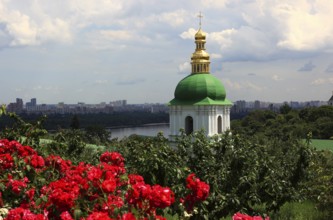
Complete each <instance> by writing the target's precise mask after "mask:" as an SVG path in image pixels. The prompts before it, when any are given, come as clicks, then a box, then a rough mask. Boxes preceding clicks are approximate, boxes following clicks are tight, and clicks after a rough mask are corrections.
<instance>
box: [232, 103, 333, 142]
mask: <svg viewBox="0 0 333 220" xmlns="http://www.w3.org/2000/svg"><path fill="white" fill-rule="evenodd" d="M231 128H232V130H233V131H235V132H237V133H239V134H244V135H247V136H253V135H254V134H256V135H259V136H260V135H261V136H269V137H277V138H281V139H285V138H287V137H294V138H302V139H304V138H307V137H308V136H310V137H312V138H317V139H329V138H333V106H320V107H309V108H304V109H301V110H295V109H291V108H290V107H289V106H288V105H287V104H285V105H283V106H282V107H281V108H280V112H278V113H276V112H273V111H269V110H257V111H253V112H251V113H249V114H248V115H247V116H246V117H244V118H243V119H239V120H233V121H232V124H231Z"/></svg>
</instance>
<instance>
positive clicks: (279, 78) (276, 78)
mask: <svg viewBox="0 0 333 220" xmlns="http://www.w3.org/2000/svg"><path fill="white" fill-rule="evenodd" d="M272 79H273V80H274V81H281V80H282V79H281V77H280V76H278V75H276V74H274V75H273V76H272Z"/></svg>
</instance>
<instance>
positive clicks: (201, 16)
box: [198, 11, 203, 28]
mask: <svg viewBox="0 0 333 220" xmlns="http://www.w3.org/2000/svg"><path fill="white" fill-rule="evenodd" d="M198 18H199V27H200V28H201V19H202V18H203V15H202V14H201V11H200V12H199V15H198Z"/></svg>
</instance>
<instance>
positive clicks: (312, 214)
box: [269, 201, 329, 220]
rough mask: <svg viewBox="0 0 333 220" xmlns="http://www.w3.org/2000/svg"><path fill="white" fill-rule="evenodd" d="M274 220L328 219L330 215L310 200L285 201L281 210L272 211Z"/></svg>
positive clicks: (271, 215) (271, 216)
mask: <svg viewBox="0 0 333 220" xmlns="http://www.w3.org/2000/svg"><path fill="white" fill-rule="evenodd" d="M269 216H270V218H271V219H274V220H326V219H329V216H328V215H327V213H325V212H321V211H319V210H318V209H317V208H316V206H315V204H314V203H313V202H310V201H305V202H302V203H298V202H293V203H289V202H288V203H285V204H284V205H283V206H282V207H281V209H280V210H279V212H277V213H271V214H270V215H269Z"/></svg>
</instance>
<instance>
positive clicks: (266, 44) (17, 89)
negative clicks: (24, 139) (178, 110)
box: [0, 0, 333, 104]
mask: <svg viewBox="0 0 333 220" xmlns="http://www.w3.org/2000/svg"><path fill="white" fill-rule="evenodd" d="M199 11H201V12H202V14H203V19H202V29H203V31H205V32H206V33H207V44H206V48H207V52H208V53H209V54H210V56H211V73H212V74H214V75H215V76H216V77H218V78H219V79H220V80H221V81H222V83H223V84H224V86H225V88H226V91H227V98H228V99H230V100H231V101H237V100H246V101H255V100H260V101H269V102H275V103H281V102H284V101H287V102H290V101H300V102H304V101H311V100H320V101H327V100H328V99H329V98H330V97H331V95H332V91H333V1H332V0H321V1H307V0H294V1H289V0H281V1H274V0H265V1H263V0H248V1H232V0H198V1H175V0H161V1H149V0H140V1H129V0H123V1H115V0H110V1H89V0H81V1H76V0H68V1H52V0H44V1H40V0H37V1H35V0H26V1H20V0H12V1H3V0H0V24H1V25H0V77H1V86H0V94H1V95H0V104H8V103H11V102H13V101H15V100H16V98H21V99H23V100H24V102H28V101H30V99H31V98H37V100H38V103H46V104H51V103H54V104H56V103H59V102H65V103H69V104H70V103H73V104H74V103H78V102H85V103H92V104H97V103H101V102H109V101H112V100H119V99H120V100H127V102H128V103H133V104H136V103H167V102H168V101H170V100H171V99H172V98H173V95H174V90H175V88H176V85H177V83H178V82H179V81H180V80H181V79H182V78H184V77H185V76H186V75H188V74H190V57H191V55H192V53H193V52H194V33H195V32H196V30H197V29H198V28H199V19H198V17H197V16H198V13H199Z"/></svg>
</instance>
